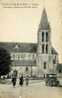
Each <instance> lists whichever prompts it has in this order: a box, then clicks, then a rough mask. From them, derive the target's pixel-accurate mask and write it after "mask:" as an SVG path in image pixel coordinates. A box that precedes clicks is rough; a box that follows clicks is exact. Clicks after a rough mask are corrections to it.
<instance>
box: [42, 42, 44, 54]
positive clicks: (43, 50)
mask: <svg viewBox="0 0 62 98" xmlns="http://www.w3.org/2000/svg"><path fill="white" fill-rule="evenodd" d="M42 53H44V44H43V45H42Z"/></svg>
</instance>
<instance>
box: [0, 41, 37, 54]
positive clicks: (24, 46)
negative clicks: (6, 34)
mask: <svg viewBox="0 0 62 98" xmlns="http://www.w3.org/2000/svg"><path fill="white" fill-rule="evenodd" d="M0 47H2V48H4V49H6V50H7V51H9V52H17V51H18V52H36V51H37V44H36V43H19V42H18V43H16V42H0Z"/></svg>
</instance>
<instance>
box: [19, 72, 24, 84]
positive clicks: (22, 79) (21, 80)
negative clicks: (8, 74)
mask: <svg viewBox="0 0 62 98" xmlns="http://www.w3.org/2000/svg"><path fill="white" fill-rule="evenodd" d="M23 82H24V78H23V74H22V75H21V76H20V77H19V85H20V86H23Z"/></svg>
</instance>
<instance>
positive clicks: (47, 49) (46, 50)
mask: <svg viewBox="0 0 62 98" xmlns="http://www.w3.org/2000/svg"><path fill="white" fill-rule="evenodd" d="M46 53H48V45H46Z"/></svg>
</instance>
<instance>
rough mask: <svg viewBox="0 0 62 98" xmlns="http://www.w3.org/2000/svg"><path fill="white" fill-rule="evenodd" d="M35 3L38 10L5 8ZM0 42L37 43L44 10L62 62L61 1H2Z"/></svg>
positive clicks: (52, 39) (0, 0)
mask: <svg viewBox="0 0 62 98" xmlns="http://www.w3.org/2000/svg"><path fill="white" fill-rule="evenodd" d="M10 1H11V2H15V1H18V2H24V1H25V2H28V1H29V2H32V3H33V2H34V3H37V4H38V6H37V8H3V6H2V4H1V3H6V2H10ZM0 2H1V3H0V41H6V42H8V41H11V42H12V41H13V42H37V30H38V25H39V22H40V19H41V15H42V11H43V8H44V7H45V8H46V11H47V15H48V20H49V22H50V26H51V41H52V45H53V46H54V48H55V49H56V50H57V51H58V53H59V60H60V62H62V49H61V47H62V45H61V42H62V29H61V28H62V26H61V0H0Z"/></svg>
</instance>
